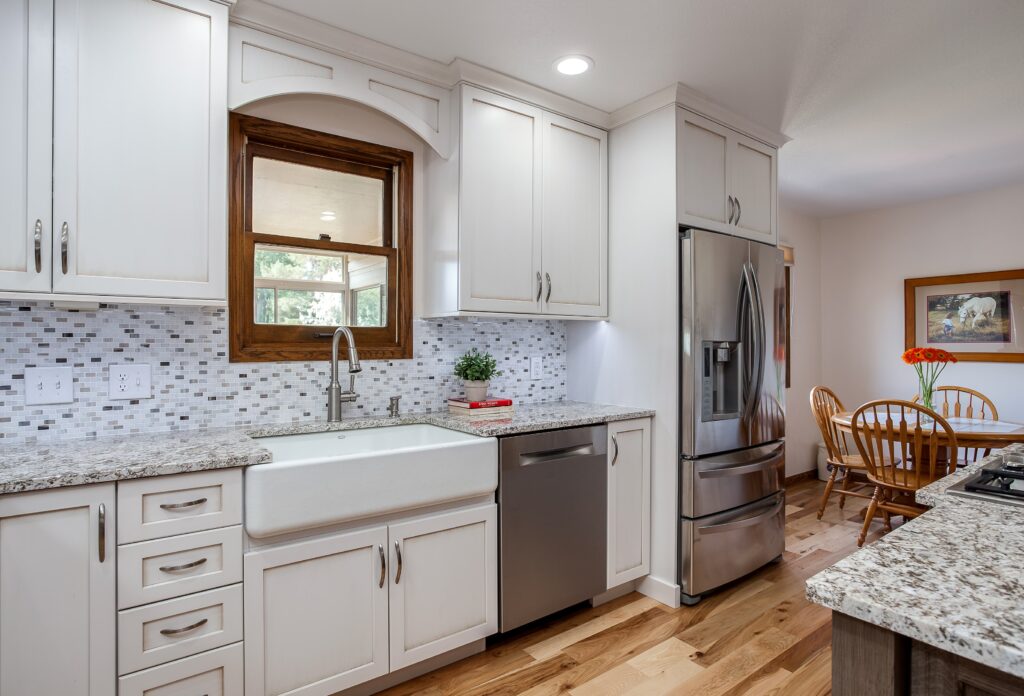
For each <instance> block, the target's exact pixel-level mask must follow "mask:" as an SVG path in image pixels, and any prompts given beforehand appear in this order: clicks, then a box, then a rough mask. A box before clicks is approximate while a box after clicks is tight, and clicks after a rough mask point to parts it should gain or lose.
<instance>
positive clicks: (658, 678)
mask: <svg viewBox="0 0 1024 696" xmlns="http://www.w3.org/2000/svg"><path fill="white" fill-rule="evenodd" d="M823 490H824V485H823V484H821V483H819V482H817V481H808V482H802V483H799V484H797V485H796V486H793V487H791V488H790V489H789V490H788V491H787V501H786V553H785V554H784V556H783V561H782V562H781V563H778V564H776V565H770V566H767V567H765V568H763V569H761V570H760V571H758V572H756V573H754V574H753V575H751V576H749V577H747V578H744V579H742V580H740V581H738V582H736V583H734V584H733V585H731V586H729V587H727V588H725V589H724V590H722V591H720V592H717V593H715V594H711V595H709V596H707V597H706V598H705V599H704V601H702V602H701V603H700V604H698V605H697V606H695V607H681V608H679V609H669V608H668V607H665V606H664V605H661V604H659V603H658V602H655V601H654V600H652V599H650V598H648V597H644V596H643V595H640V594H637V593H632V594H629V595H626V596H624V597H620V598H619V599H616V600H614V601H612V602H609V603H608V604H604V605H602V606H599V607H580V608H574V609H570V610H567V611H565V612H562V613H560V614H558V615H556V616H553V617H550V618H548V619H544V620H543V621H539V622H537V623H535V624H531V625H530V626H526V627H524V628H522V629H519V630H517V631H514V632H512V633H509V634H507V635H504V636H497V637H495V638H493V639H491V640H490V641H489V642H488V647H487V650H486V651H485V652H483V653H480V654H479V655H474V656H473V657H470V658H467V659H465V660H462V661H461V662H457V663H455V664H453V665H449V666H448V667H444V668H442V669H439V670H437V671H435V672H431V673H430V674H426V675H424V676H422V677H419V678H418V679H414V680H412V681H409V682H406V683H405V684H401V685H399V686H397V687H394V688H392V689H390V690H388V691H385V692H383V693H385V694H387V695H388V696H407V695H411V694H423V695H424V696H455V695H458V696H485V695H488V696H490V695H494V696H507V695H511V694H525V695H527V696H542V695H553V694H571V695H572V696H627V695H628V696H658V695H660V694H688V695H694V696H696V695H706V696H738V695H739V694H747V695H749V696H816V695H818V694H828V693H830V692H831V648H830V644H831V637H832V622H831V613H830V612H829V611H828V610H827V609H824V608H823V607H819V606H817V605H815V604H811V603H810V602H808V601H807V600H806V599H805V598H804V581H805V580H806V579H807V578H808V577H810V576H811V575H814V574H815V573H817V572H818V571H819V570H821V569H823V568H825V567H827V566H829V565H832V564H833V563H835V562H836V561H838V560H839V559H840V558H843V557H844V556H846V555H848V554H850V553H852V552H853V551H854V550H856V548H857V546H856V539H857V534H858V532H859V530H860V525H861V517H860V512H861V511H862V510H863V508H864V507H866V501H862V500H858V499H856V498H851V499H848V500H847V504H846V507H845V509H844V510H840V509H839V507H838V505H836V498H833V500H832V502H831V504H830V506H829V509H828V511H827V513H826V515H825V517H824V518H823V519H822V520H821V521H819V520H818V519H817V518H816V515H817V509H818V503H819V501H820V497H821V493H822V491H823ZM881 528H882V525H881V522H876V523H875V524H874V525H873V527H872V532H871V535H870V536H869V538H868V541H869V542H870V541H873V540H874V539H876V538H877V537H878V536H879V535H880V534H881V531H882V529H881Z"/></svg>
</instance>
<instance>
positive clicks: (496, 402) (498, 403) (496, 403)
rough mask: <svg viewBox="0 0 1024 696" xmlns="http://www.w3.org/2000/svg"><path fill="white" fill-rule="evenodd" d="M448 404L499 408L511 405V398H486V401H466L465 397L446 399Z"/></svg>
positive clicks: (465, 406)
mask: <svg viewBox="0 0 1024 696" xmlns="http://www.w3.org/2000/svg"><path fill="white" fill-rule="evenodd" d="M448 405H449V406H455V407H457V408H500V407H502V406H511V405H512V399H488V400H487V401H466V400H465V399H448Z"/></svg>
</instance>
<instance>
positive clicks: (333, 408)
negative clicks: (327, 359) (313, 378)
mask: <svg viewBox="0 0 1024 696" xmlns="http://www.w3.org/2000/svg"><path fill="white" fill-rule="evenodd" d="M342 336H344V337H345V343H347V344H348V375H349V376H348V391H342V390H341V384H340V383H339V382H338V341H339V340H340V339H341V337H342ZM362 371H363V368H362V367H361V366H360V365H359V352H358V351H357V350H356V341H355V339H354V338H353V337H352V330H351V329H349V328H348V327H347V326H339V327H338V328H337V329H335V330H334V336H333V338H332V339H331V383H330V385H328V387H327V420H328V421H330V422H332V423H333V422H335V421H340V420H341V405H342V404H343V403H348V402H350V401H355V400H356V399H358V398H359V395H358V394H356V374H358V373H359V372H362Z"/></svg>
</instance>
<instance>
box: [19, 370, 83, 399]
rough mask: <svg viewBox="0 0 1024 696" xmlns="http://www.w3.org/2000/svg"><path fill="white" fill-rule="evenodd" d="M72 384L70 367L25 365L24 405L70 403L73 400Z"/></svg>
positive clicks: (73, 387)
mask: <svg viewBox="0 0 1024 696" xmlns="http://www.w3.org/2000/svg"><path fill="white" fill-rule="evenodd" d="M74 385H75V375H74V372H72V370H71V368H70V367H26V368H25V405H26V406H38V405H40V404H70V403H72V402H73V401H74V400H75V386H74Z"/></svg>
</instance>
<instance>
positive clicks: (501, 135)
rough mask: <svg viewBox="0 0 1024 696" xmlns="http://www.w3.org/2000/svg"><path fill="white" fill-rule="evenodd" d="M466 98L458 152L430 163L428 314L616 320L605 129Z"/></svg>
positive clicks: (478, 92) (465, 90)
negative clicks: (611, 306)
mask: <svg viewBox="0 0 1024 696" xmlns="http://www.w3.org/2000/svg"><path fill="white" fill-rule="evenodd" d="M460 89H461V92H460V94H461V101H460V109H459V112H458V114H457V117H458V119H459V128H458V129H457V130H458V132H459V134H460V141H459V148H458V152H457V154H456V155H455V156H453V157H452V159H451V160H450V161H444V160H440V159H438V158H437V157H434V156H430V157H428V161H427V165H426V169H427V172H428V184H427V205H426V215H427V219H428V223H427V224H428V227H429V229H430V234H429V236H428V238H427V240H426V243H425V250H426V253H425V257H426V259H427V261H426V264H427V267H428V273H427V275H428V276H429V277H428V279H427V283H426V287H425V291H426V292H425V294H426V298H425V300H424V305H425V312H424V314H425V315H426V316H458V315H488V314H501V315H512V316H541V317H543V316H548V317H553V318H555V317H559V318H590V317H604V316H607V314H608V302H607V297H608V288H607V280H608V259H607V255H608V200H607V198H608V181H607V175H608V174H607V173H608V134H607V132H605V131H603V130H601V129H599V128H594V127H592V126H588V125H586V124H584V123H581V122H579V121H574V120H572V119H569V118H565V117H562V116H558V115H556V114H552V113H550V112H547V111H544V110H543V109H540V108H538V107H536V106H533V105H532V104H528V103H526V102H522V101H519V100H517V99H513V98H510V97H505V96H501V95H498V94H494V93H493V92H489V91H487V90H483V89H479V88H477V87H473V86H470V85H462V86H461V87H460ZM453 202H454V203H453Z"/></svg>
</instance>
